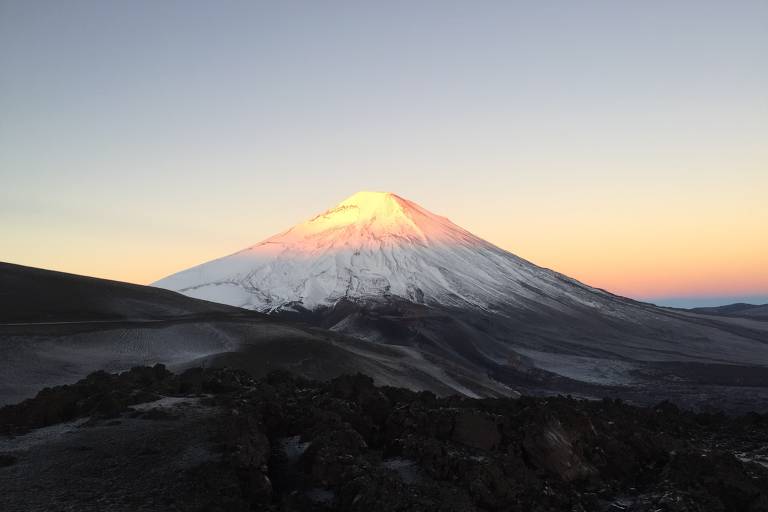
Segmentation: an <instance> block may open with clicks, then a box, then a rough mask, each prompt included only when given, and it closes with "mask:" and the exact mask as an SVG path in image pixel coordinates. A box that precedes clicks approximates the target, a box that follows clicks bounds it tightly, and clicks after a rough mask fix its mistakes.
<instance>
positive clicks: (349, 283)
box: [154, 192, 609, 311]
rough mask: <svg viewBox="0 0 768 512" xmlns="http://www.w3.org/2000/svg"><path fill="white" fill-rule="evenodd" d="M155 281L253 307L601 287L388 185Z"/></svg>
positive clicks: (583, 295)
mask: <svg viewBox="0 0 768 512" xmlns="http://www.w3.org/2000/svg"><path fill="white" fill-rule="evenodd" d="M154 286H159V287H162V288H168V289H171V290H174V291H178V292H181V293H184V294H186V295H190V296H193V297H196V298H202V299H207V300H212V301H215V302H222V303H225V304H230V305H234V306H240V307H245V308H248V309H255V310H259V311H274V310H279V309H285V308H289V309H290V308H294V307H301V308H304V309H314V308H316V307H318V306H328V305H332V304H334V303H336V302H337V301H339V300H340V299H350V300H357V299H363V298H375V297H386V296H394V297H400V298H403V299H406V300H408V301H411V302H415V303H419V304H441V305H450V306H459V307H467V306H469V307H473V308H480V309H495V308H496V307H498V306H499V305H501V304H503V303H509V302H510V301H516V302H518V303H520V304H522V305H525V303H526V302H535V303H540V302H541V301H542V300H544V301H545V302H552V305H553V306H555V307H557V304H556V302H557V301H561V300H562V297H564V296H565V297H567V298H568V300H567V302H569V303H574V302H575V303H581V304H593V303H594V300H595V296H601V297H603V298H607V297H609V294H606V293H604V292H601V291H598V290H595V289H592V288H589V287H586V286H584V285H582V284H580V283H577V282H576V281H573V280H571V279H569V278H567V277H565V276H562V275H560V274H557V273H556V272H552V271H550V270H546V269H543V268H540V267H537V266H536V265H533V264H532V263H529V262H527V261H525V260H523V259H521V258H518V257H517V256H515V255H513V254H511V253H509V252H507V251H505V250H503V249H500V248H499V247H496V246H494V245H493V244H491V243H489V242H486V241H485V240H482V239H481V238H479V237H477V236H475V235H473V234H471V233H470V232H468V231H466V230H464V229H462V228H461V227H459V226H457V225H456V224H454V223H452V222H451V221H450V220H448V219H447V218H445V217H441V216H439V215H435V214H433V213H431V212H429V211H428V210H426V209H424V208H422V207H421V206H419V205H418V204H416V203H414V202H412V201H409V200H407V199H404V198H402V197H400V196H398V195H396V194H392V193H390V192H358V193H356V194H354V195H352V196H350V197H349V198H347V199H345V200H344V201H342V202H340V203H339V204H337V205H336V206H334V207H333V208H331V209H329V210H326V211H325V212H323V213H321V214H319V215H317V216H315V217H313V218H312V219H310V220H308V221H306V222H303V223H301V224H298V225H296V226H294V227H293V228H291V229H289V230H287V231H285V232H283V233H280V234H278V235H275V236H273V237H271V238H268V239H267V240H264V241H263V242H261V243H258V244H256V245H254V246H252V247H249V248H247V249H244V250H242V251H239V252H237V253H235V254H232V255H230V256H227V257H224V258H220V259H217V260H214V261H211V262H208V263H204V264H202V265H199V266H197V267H193V268H191V269H189V270H185V271H183V272H179V273H177V274H174V275H172V276H169V277H167V278H165V279H162V280H160V281H158V282H156V283H154ZM534 298H535V300H533V299H534ZM553 298H554V300H553ZM526 299H527V300H526Z"/></svg>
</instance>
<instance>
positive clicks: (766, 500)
mask: <svg viewBox="0 0 768 512" xmlns="http://www.w3.org/2000/svg"><path fill="white" fill-rule="evenodd" d="M767 447H768V416H765V415H758V414H749V415H746V416H739V417H729V416H725V415H721V414H694V413H691V412H687V411H682V410H679V409H678V408H677V407H675V406H673V405H671V404H669V403H662V404H660V405H658V406H656V407H653V408H638V407H634V406H630V405H627V404H624V403H622V402H620V401H615V400H604V401H580V400H575V399H571V398H566V397H554V398H552V397H550V398H527V397H524V398H520V399H507V398H505V399H478V400H472V399H466V398H460V397H449V398H437V397H435V396H434V395H433V394H431V393H429V392H421V393H415V392H411V391H408V390H404V389H398V388H388V387H382V388H378V387H375V386H374V385H373V384H372V381H371V379H369V378H368V377H365V376H362V375H357V376H348V377H341V378H337V379H335V380H333V381H330V382H327V383H319V382H313V381H307V380H303V379H301V378H298V377H294V376H291V375H289V374H287V373H273V374H271V375H270V376H269V377H267V378H265V379H262V380H258V381H256V380H253V379H251V378H250V377H248V376H247V375H246V374H244V373H240V372H236V371H231V370H201V369H194V370H189V371H187V372H185V373H183V374H181V375H174V374H171V373H170V372H168V371H166V369H165V368H164V367H162V366H160V365H158V366H155V367H153V368H148V367H141V368H134V369H133V370H131V371H129V372H125V373H122V374H120V375H111V374H107V373H104V372H98V373H94V374H92V375H90V376H89V377H87V378H86V379H84V380H82V381H80V382H78V383H77V384H74V385H71V386H61V387H56V388H47V389H45V390H43V391H42V392H40V393H39V394H38V395H37V397H36V398H34V399H31V400H27V401H25V402H22V403H21V404H18V405H13V406H7V407H4V408H2V409H0V510H3V511H16V510H19V511H21V510H24V511H31V510H77V511H87V510H110V511H112V510H116V511H117V510H120V511H122V510H125V511H140V510H163V511H167V510H201V511H202V510H210V511H218V510H220V511H238V510H285V511H298V510H317V511H323V510H350V511H351V510H361V511H366V512H372V511H394V510H402V511H406V510H408V511H410V510H416V511H425V510H445V511H465V510H466V511H470V510H505V511H506V510H513V511H555V510H569V511H581V510H584V511H586V510H599V511H680V512H683V511H753V512H754V511H768V468H766V465H767V464H768V448H767Z"/></svg>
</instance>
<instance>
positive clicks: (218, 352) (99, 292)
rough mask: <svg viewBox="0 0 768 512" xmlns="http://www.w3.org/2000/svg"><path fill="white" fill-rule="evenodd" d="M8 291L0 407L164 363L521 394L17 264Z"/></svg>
mask: <svg viewBox="0 0 768 512" xmlns="http://www.w3.org/2000/svg"><path fill="white" fill-rule="evenodd" d="M0 285H2V287H0V405H1V404H3V403H7V402H10V401H14V400H20V399H22V398H26V397H28V396H30V395H32V394H33V393H34V392H36V391H37V390H39V389H40V388H41V387H44V386H51V385H56V384H61V383H63V382H67V381H69V380H73V379H78V378H81V377H83V376H84V375H86V374H88V373H90V372H93V371H96V370H108V371H118V370H125V369H128V368H131V367H132V366H135V365H142V364H148V363H153V364H154V363H157V362H160V363H164V364H168V365H171V367H173V368H177V369H179V368H187V367H190V366H199V365H204V366H206V367H215V366H229V367H233V368H240V369H244V370H247V371H248V372H250V373H251V374H252V375H255V376H259V375H265V374H266V373H268V372H269V371H271V370H274V369H276V368H288V369H290V370H291V371H292V372H295V373H297V374H299V375H304V376H306V377H310V378H314V379H320V380H324V379H329V378H332V377H336V376H339V375H344V374H349V373H356V372H363V373H366V374H368V375H371V376H372V377H374V378H375V379H376V381H377V382H378V383H380V384H389V385H393V384H397V385H401V386H406V387H410V388H412V389H429V390H431V391H434V392H436V393H438V394H441V395H444V394H451V393H464V394H468V395H471V396H480V395H483V396H486V395H492V396H499V395H510V394H514V392H513V391H512V390H510V389H509V388H506V387H504V386H502V385H501V384H499V383H496V382H494V381H492V380H491V379H490V378H488V376H487V375H486V374H485V372H484V371H482V369H480V368H478V367H473V366H472V365H469V364H458V365H457V364H452V363H451V362H448V361H446V362H440V361H439V360H438V359H437V358H436V357H425V355H424V354H422V353H421V352H420V351H418V350H414V349H411V348H407V347H388V346H383V345H380V344H375V343H371V342H366V341H361V340H358V339H355V338H351V337H349V336H345V335H343V334H340V333H337V332H331V331H326V330H323V329H318V328H312V327H309V326H306V325H300V324H295V323H293V322H286V321H282V320H279V319H277V318H274V317H269V316H267V315H263V314H260V313H256V312H253V311H246V310H243V309H240V308H234V307H231V306H226V305H222V304H214V303H212V302H207V301H202V300H197V299H192V298H189V297H185V296H183V295H181V294H178V293H173V292H170V291H167V290H160V289H157V288H152V287H147V286H138V285H132V284H128V283H120V282H117V281H107V280H103V279H96V278H91V277H85V276H77V275H73V274H64V273H61V272H52V271H49V270H43V269H37V268H31V267H23V266H20V265H11V264H0Z"/></svg>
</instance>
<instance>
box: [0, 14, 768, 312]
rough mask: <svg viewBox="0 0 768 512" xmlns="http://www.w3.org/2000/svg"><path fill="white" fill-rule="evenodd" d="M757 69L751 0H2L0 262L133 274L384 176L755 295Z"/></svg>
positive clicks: (606, 262)
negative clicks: (373, 0) (122, 0)
mask: <svg viewBox="0 0 768 512" xmlns="http://www.w3.org/2000/svg"><path fill="white" fill-rule="evenodd" d="M767 63H768V1H766V0H762V1H725V0H723V1H718V2H711V1H701V0H699V1H674V0H673V1H669V0H665V1H644V2H616V1H609V0H606V1H578V2H575V1H571V0H563V1H559V2H558V1H552V2H539V1H533V0H531V1H525V2H523V1H520V2H515V1H499V2H492V1H480V2H476V1H462V2H451V1H435V2H427V1H415V2H414V1H408V2H398V1H391V0H388V1H382V2H367V1H348V2H334V1H321V2H318V1H307V2H292V1H275V2H257V1H254V0H249V1H243V2H208V1H206V2H196V1H188V0H185V1H179V2H174V1H156V0H151V1H137V0H133V1H130V2H118V1H103V0H99V1H87V2H85V1H76V0H68V1H66V2H61V1H50V2H46V1H37V0H0V183H2V186H1V187H0V260H4V261H11V262H15V263H22V264H27V265H33V266H40V267H46V268H52V269H58V270H65V271H69V272H75V273H81V274H88V275H95V276H99V277H109V278H113V279H120V280H126V281H132V282H137V283H148V282H151V281H154V280H156V279H158V278H160V277H163V276H165V275H167V274H169V273H172V272H175V271H177V270H180V269H183V268H186V267H188V266H191V265H194V264H197V263H200V262H203V261H206V260H208V259H211V258H214V257H218V256H222V255H225V254H229V253H231V252H234V251H235V250H238V249H240V248H243V247H245V246H248V245H251V244H253V243H255V242H258V241H260V240H262V239H263V238H266V237H267V236H270V235H272V234H274V233H276V232H279V231H282V230H283V229H285V228H287V227H289V226H291V225H293V224H295V223H297V222H299V221H302V220H304V219H306V218H308V217H311V216H312V215H314V214H315V213H317V212H319V211H322V210H325V209H326V208H329V207H331V206H333V205H334V204H336V203H337V202H339V201H341V200H342V199H344V198H345V197H346V196H348V195H351V194H352V193H354V192H356V191H358V190H363V189H366V190H386V191H392V192H395V193H398V194H399V195H402V196H403V197H406V198H408V199H412V200H414V201H416V202H418V203H420V204H421V205H422V206H424V207H426V208H428V209H430V210H432V211H434V212H436V213H439V214H442V215H445V216H448V217H449V218H451V220H453V221H454V222H456V223H457V224H459V225H461V226H463V227H465V228H467V229H469V230H470V231H472V232H474V233H476V234H477V235H479V236H482V237H483V238H486V239H488V240H490V241H492V242H494V243H496V244H498V245H500V246H502V247H504V248H506V249H508V250H510V251H512V252H514V253H516V254H518V255H520V256H522V257H525V258H527V259H529V260H531V261H533V262H535V263H537V264H540V265H543V266H547V267H550V268H554V269H556V270H559V271H561V272H564V273H566V274H569V275H571V276H573V277H576V278H578V279H580V280H582V281H585V282H587V283H589V284H592V285H595V286H599V287H602V288H606V289H608V290H610V291H613V292H616V293H620V294H624V295H628V296H632V297H636V298H641V299H653V300H656V301H658V302H660V303H664V302H665V301H666V302H667V303H670V304H671V303H675V304H684V305H690V304H697V303H702V304H705V303H707V304H708V303H711V301H713V300H714V301H715V302H718V301H732V300H739V299H748V300H753V301H764V302H768V64H767ZM673 298H684V299H683V302H680V301H679V299H678V300H677V302H675V300H674V299H673Z"/></svg>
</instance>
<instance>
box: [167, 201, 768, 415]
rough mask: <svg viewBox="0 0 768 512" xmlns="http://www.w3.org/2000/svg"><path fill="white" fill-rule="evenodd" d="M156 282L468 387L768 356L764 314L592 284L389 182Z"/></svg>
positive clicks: (616, 379)
mask: <svg viewBox="0 0 768 512" xmlns="http://www.w3.org/2000/svg"><path fill="white" fill-rule="evenodd" d="M155 285H156V286H160V287H163V288H169V289H171V290H174V291H178V292H181V293H183V294H186V295H189V296H192V297H196V298H201V299H207V300H209V301H213V302H222V303H225V304H229V305H234V306H241V307H244V308H249V309H255V310H258V311H266V312H270V313H272V314H273V316H275V317H278V318H284V319H288V320H298V321H301V322H307V323H310V324H313V325H315V326H318V327H323V328H329V329H331V330H332V331H336V332H340V333H342V334H344V335H347V336H350V338H349V339H350V340H353V339H357V340H358V341H360V340H362V345H360V346H359V347H357V348H355V349H354V350H356V351H357V350H359V348H360V347H374V348H376V350H380V351H381V350H384V351H385V352H386V353H391V354H397V355H398V357H401V356H402V357H405V359H406V360H407V361H409V362H408V365H407V366H408V367H409V368H411V370H406V371H405V373H404V372H403V369H402V367H400V366H398V365H397V364H395V365H394V366H393V365H392V363H391V361H389V359H387V358H386V357H384V358H382V357H380V356H381V354H379V356H376V357H374V358H373V359H365V360H364V361H362V362H360V364H356V365H352V366H350V367H348V371H363V372H371V373H374V374H376V375H378V376H379V377H378V378H380V379H382V378H383V376H384V377H387V378H388V379H390V381H391V379H392V375H400V377H398V378H399V379H406V380H408V379H412V378H414V376H419V375H422V376H423V375H428V376H429V378H430V379H433V380H435V381H437V382H440V383H443V385H444V386H445V387H447V388H448V389H451V390H454V391H458V392H461V393H464V394H467V395H469V396H483V395H487V394H491V395H493V394H495V393H501V394H505V393H506V392H507V391H510V390H511V389H515V390H518V391H519V390H521V389H523V390H524V389H528V390H530V391H531V392H539V391H540V390H542V389H548V390H558V392H563V391H564V392H573V391H577V392H579V393H587V394H588V395H589V394H590V393H596V394H597V395H600V393H602V392H603V391H596V389H598V388H596V386H597V387H600V386H608V388H610V389H614V387H615V386H620V387H622V389H624V390H625V391H626V390H639V391H638V393H639V395H637V396H636V398H638V399H642V397H641V396H640V395H643V396H645V395H647V396H648V397H652V398H653V399H654V400H655V399H656V398H658V397H662V396H668V393H672V394H673V395H674V394H679V395H680V396H687V395H685V394H686V393H688V391H686V389H685V386H684V385H678V382H687V379H691V378H694V379H700V381H701V382H710V381H711V380H712V377H711V376H712V375H721V372H726V373H728V374H729V375H733V376H735V377H734V378H740V377H739V376H740V375H741V374H742V373H743V372H744V371H746V372H750V371H753V372H757V374H759V375H763V374H764V373H765V371H766V370H765V367H768V338H767V337H766V336H767V335H768V330H766V329H768V328H766V327H765V325H763V323H761V322H752V324H750V325H746V323H747V321H740V323H739V324H738V325H736V324H735V323H733V322H729V321H727V320H722V319H716V318H712V317H698V316H696V315H692V314H686V313H683V312H678V311H671V310H666V309H662V308H657V307H655V306H653V305H651V304H643V303H640V302H636V301H633V300H631V299H626V298H623V297H619V296H616V295H612V294H610V293H608V292H605V291H602V290H598V289H595V288H591V287H589V286H586V285H584V284H582V283H580V282H578V281H576V280H574V279H571V278H569V277H566V276H564V275H562V274H558V273H557V272H554V271H552V270H548V269H544V268H541V267H538V266H536V265H534V264H533V263H530V262H528V261H525V260H523V259H521V258H518V257H517V256H515V255H514V254H511V253H509V252H508V251H505V250H503V249H501V248H499V247H496V246H495V245H493V244H491V243H489V242H487V241H485V240H482V239H481V238H479V237H477V236H474V235H473V234H471V233H469V232H468V231H466V230H464V229H462V228H460V227H459V226H457V225H455V224H453V223H452V222H451V221H449V220H448V219H446V218H444V217H440V216H438V215H435V214H433V213H431V212H429V211H427V210H425V209H424V208H422V207H420V206H419V205H417V204H415V203H413V202H412V201H408V200H406V199H403V198H402V197H399V196H397V195H395V194H391V193H382V192H360V193H357V194H355V195H353V196H351V197H349V198H348V199H346V200H344V201H342V202H341V203H339V204H338V205H336V206H335V207H333V208H331V209H330V210H327V211H325V212H323V213H321V214H320V215H317V216H316V217H314V218H312V219H310V220H308V221H306V222H303V223H301V224H298V225H296V226H295V227H293V228H291V229H289V230H287V231H285V232H283V233H281V234H279V235H275V236H273V237H271V238H268V239H267V240H265V241H263V242H261V243H259V244H256V245H254V246H252V247H249V248H247V249H244V250H242V251H239V252H237V253H235V254H233V255H231V256H226V257H224V258H220V259H217V260H214V261H211V262H208V263H204V264H202V265H199V266H197V267H194V268H191V269H189V270H185V271H183V272H180V273H178V274H174V275H172V276H170V277H167V278H165V279H163V280H161V281H158V282H157V283H155ZM342 345H344V344H343V343H342ZM340 346H341V345H340ZM286 347H287V348H286V349H285V350H287V351H288V352H290V351H291V350H292V349H290V345H287V346H286ZM382 347H386V348H382ZM254 350H256V349H254ZM255 354H256V355H255V358H256V359H255V360H258V361H262V360H265V361H270V360H271V359H272V358H274V357H275V354H274V353H271V352H269V351H268V350H264V351H262V350H257V352H256V353H255ZM302 357H303V359H306V360H308V361H312V360H313V359H312V358H313V357H314V356H312V355H311V354H304V355H303V356H302ZM340 364H341V363H340ZM344 364H346V363H344ZM344 364H342V366H344ZM398 364H399V363H398ZM370 365H373V366H370ZM726 365H732V366H733V367H732V368H730V367H728V368H726ZM739 365H742V366H744V367H749V368H752V369H748V370H742V369H740V368H741V367H740V366H739ZM755 368H756V369H755ZM398 372H399V373H398ZM670 372H671V373H670ZM669 375H672V377H668V376H669ZM729 378H730V377H729ZM659 379H661V380H659ZM505 386H508V388H505ZM674 386H678V387H677V388H674V389H675V390H673V391H670V389H672V388H673V387H674ZM499 387H501V388H499ZM608 388H600V389H608ZM505 389H506V390H507V391H505ZM489 390H490V391H489ZM626 392H627V393H628V392H629V391H626ZM633 392H634V391H633Z"/></svg>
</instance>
